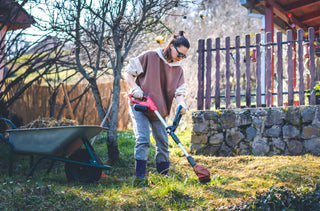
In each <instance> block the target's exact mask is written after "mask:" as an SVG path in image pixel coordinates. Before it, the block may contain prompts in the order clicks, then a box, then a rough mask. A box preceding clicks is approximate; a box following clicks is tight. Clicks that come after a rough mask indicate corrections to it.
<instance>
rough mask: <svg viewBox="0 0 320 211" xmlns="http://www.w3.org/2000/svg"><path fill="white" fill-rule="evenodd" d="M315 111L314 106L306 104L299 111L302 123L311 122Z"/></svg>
mask: <svg viewBox="0 0 320 211" xmlns="http://www.w3.org/2000/svg"><path fill="white" fill-rule="evenodd" d="M315 113H316V107H313V106H312V107H310V106H306V107H304V108H303V109H302V111H301V117H302V122H303V123H311V122H312V121H313V120H314V117H315Z"/></svg>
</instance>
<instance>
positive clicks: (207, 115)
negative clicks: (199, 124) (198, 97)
mask: <svg viewBox="0 0 320 211" xmlns="http://www.w3.org/2000/svg"><path fill="white" fill-rule="evenodd" d="M219 116H220V115H219V113H218V112H214V111H206V112H204V114H203V117H204V119H205V120H214V121H218V120H219Z"/></svg>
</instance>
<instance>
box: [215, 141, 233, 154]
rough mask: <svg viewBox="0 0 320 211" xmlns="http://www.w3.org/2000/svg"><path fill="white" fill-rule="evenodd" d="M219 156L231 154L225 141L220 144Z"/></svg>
mask: <svg viewBox="0 0 320 211" xmlns="http://www.w3.org/2000/svg"><path fill="white" fill-rule="evenodd" d="M218 154H219V156H225V157H226V156H232V155H233V153H232V150H231V148H230V147H228V146H227V145H226V144H225V143H223V144H222V146H221V148H220V150H219V153H218Z"/></svg>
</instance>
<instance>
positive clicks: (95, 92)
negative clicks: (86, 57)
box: [89, 78, 105, 121]
mask: <svg viewBox="0 0 320 211" xmlns="http://www.w3.org/2000/svg"><path fill="white" fill-rule="evenodd" d="M89 83H90V85H91V90H92V93H93V96H94V99H95V102H96V108H97V111H98V115H99V118H100V120H101V121H102V120H103V118H104V115H105V111H104V109H103V106H102V100H101V95H100V92H99V89H98V85H97V81H96V79H93V78H91V80H90V81H89Z"/></svg>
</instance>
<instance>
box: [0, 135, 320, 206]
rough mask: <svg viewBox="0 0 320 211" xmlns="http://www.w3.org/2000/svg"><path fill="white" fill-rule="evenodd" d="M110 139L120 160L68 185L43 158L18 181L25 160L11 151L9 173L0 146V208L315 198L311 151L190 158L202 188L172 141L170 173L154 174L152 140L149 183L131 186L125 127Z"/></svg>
mask: <svg viewBox="0 0 320 211" xmlns="http://www.w3.org/2000/svg"><path fill="white" fill-rule="evenodd" d="M177 135H178V137H179V138H180V140H181V141H182V143H183V145H184V146H185V147H186V148H187V149H190V137H191V132H190V131H189V132H182V131H178V132H177ZM104 139H105V134H100V135H99V137H98V139H97V141H96V142H95V144H94V148H95V150H96V152H97V154H98V155H99V156H100V158H101V159H102V161H103V162H104V163H107V147H106V144H105V142H104ZM118 144H119V149H120V161H119V162H118V163H117V164H115V165H113V166H112V167H113V168H112V170H109V171H106V172H105V173H106V175H107V176H106V177H102V178H101V179H100V180H99V181H98V182H97V183H94V184H81V183H75V182H68V181H67V179H66V176H65V173H64V164H63V163H60V162H57V163H56V164H55V166H54V168H53V169H52V171H51V172H50V173H49V174H46V167H47V165H48V163H46V162H44V163H43V164H42V165H40V166H39V168H37V170H36V171H35V174H34V176H33V177H32V178H26V177H25V175H26V172H27V171H28V168H29V160H28V156H25V155H16V156H15V162H14V175H13V176H12V177H9V176H8V173H7V166H8V147H7V146H6V145H5V144H0V157H1V162H0V171H1V176H0V192H1V194H0V210H192V209H193V210H230V209H231V206H232V205H236V204H237V203H238V204H242V205H241V206H243V207H246V209H252V210H264V208H263V206H262V205H261V203H262V201H264V202H263V203H264V204H265V205H264V206H267V205H266V203H267V204H269V205H268V206H269V208H270V206H279V207H281V206H282V207H281V209H284V210H289V209H292V210H299V209H295V208H297V207H299V206H300V207H302V208H304V209H303V210H308V208H307V207H306V206H307V205H306V204H310V203H311V202H310V201H312V200H316V198H315V195H317V194H318V195H317V197H319V193H318V192H317V191H319V190H318V185H319V178H320V158H319V157H317V156H313V155H304V156H273V157H255V156H236V157H206V156H201V155H193V157H194V159H195V160H196V161H197V162H198V163H199V164H201V165H204V166H205V167H207V168H208V169H209V170H210V172H211V174H212V180H211V182H210V183H208V184H205V185H204V184H201V183H200V182H199V181H198V178H197V176H196V175H195V174H194V172H193V169H192V167H191V166H190V165H189V164H188V162H187V159H186V158H185V157H184V156H183V154H182V152H181V151H180V149H179V148H178V147H177V146H176V145H175V144H174V142H173V141H172V140H170V153H171V154H170V161H171V166H170V175H169V176H168V177H163V176H160V175H159V174H157V173H156V169H155V163H154V159H153V158H154V154H155V149H154V141H153V140H152V147H151V150H150V154H149V160H148V163H147V170H148V181H149V184H148V185H146V186H142V185H140V186H135V185H134V183H133V181H134V158H133V148H134V144H135V142H134V136H133V133H132V131H119V138H118ZM319 192H320V191H319ZM283 197H285V199H284V198H283ZM308 197H309V198H308ZM307 199H308V200H309V201H307ZM259 200H260V201H259ZM286 201H287V202H286ZM259 203H260V204H259ZM315 203H318V202H315ZM245 204H246V205H245ZM270 204H272V205H270ZM281 204H283V205H281ZM238 206H240V205H238ZM233 209H235V210H236V207H235V206H234V207H233ZM281 209H279V210H281ZM309 209H311V205H310V207H309ZM272 210H277V209H272ZM313 210H316V208H313Z"/></svg>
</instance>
